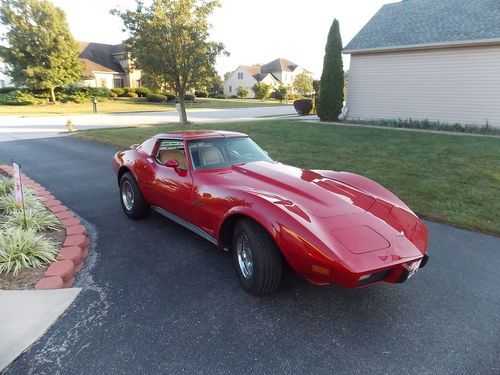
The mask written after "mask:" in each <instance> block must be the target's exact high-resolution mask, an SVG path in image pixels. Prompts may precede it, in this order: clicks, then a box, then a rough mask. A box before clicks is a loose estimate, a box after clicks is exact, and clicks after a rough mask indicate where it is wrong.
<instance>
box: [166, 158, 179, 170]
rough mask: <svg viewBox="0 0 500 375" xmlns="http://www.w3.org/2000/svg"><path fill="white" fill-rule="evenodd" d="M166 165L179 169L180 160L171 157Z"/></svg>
mask: <svg viewBox="0 0 500 375" xmlns="http://www.w3.org/2000/svg"><path fill="white" fill-rule="evenodd" d="M165 166H166V167H170V168H174V169H177V168H179V161H178V160H176V159H169V160H167V162H166V163H165Z"/></svg>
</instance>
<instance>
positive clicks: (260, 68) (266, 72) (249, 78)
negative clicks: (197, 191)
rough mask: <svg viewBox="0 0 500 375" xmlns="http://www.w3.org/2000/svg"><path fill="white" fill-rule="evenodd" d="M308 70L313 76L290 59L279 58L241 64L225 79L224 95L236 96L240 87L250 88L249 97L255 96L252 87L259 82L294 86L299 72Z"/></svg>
mask: <svg viewBox="0 0 500 375" xmlns="http://www.w3.org/2000/svg"><path fill="white" fill-rule="evenodd" d="M303 72H306V73H307V74H308V75H310V76H311V78H312V73H311V72H309V71H308V70H306V69H304V68H303V67H301V66H299V65H297V64H295V63H293V62H291V61H290V60H287V59H283V58H279V59H276V60H273V61H271V62H269V63H267V64H264V65H240V66H239V67H238V69H236V70H235V71H234V72H232V73H231V75H230V76H229V77H228V78H227V79H226V80H225V81H224V95H226V96H229V97H230V96H235V95H236V91H237V90H238V87H240V86H243V87H245V88H246V89H247V90H248V97H249V98H254V97H255V94H254V92H253V90H252V87H253V86H254V85H255V84H256V83H259V82H263V83H266V84H270V85H272V86H279V85H280V84H284V85H286V86H290V87H291V86H292V84H293V80H294V79H295V77H296V76H297V74H300V73H303Z"/></svg>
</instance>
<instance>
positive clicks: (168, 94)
mask: <svg viewBox="0 0 500 375" xmlns="http://www.w3.org/2000/svg"><path fill="white" fill-rule="evenodd" d="M163 95H165V96H166V97H167V102H175V101H176V100H177V96H175V94H172V93H171V92H166V93H164V94H163Z"/></svg>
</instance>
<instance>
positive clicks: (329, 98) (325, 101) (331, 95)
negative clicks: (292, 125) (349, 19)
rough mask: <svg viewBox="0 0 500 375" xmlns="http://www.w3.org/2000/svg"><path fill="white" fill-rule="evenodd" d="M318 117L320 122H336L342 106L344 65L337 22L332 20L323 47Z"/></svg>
mask: <svg viewBox="0 0 500 375" xmlns="http://www.w3.org/2000/svg"><path fill="white" fill-rule="evenodd" d="M320 88H321V91H320V94H319V100H318V109H317V111H318V116H319V118H320V119H321V121H337V120H338V118H339V115H340V113H341V112H342V106H343V104H344V65H343V63H342V38H341V36H340V27H339V21H337V20H336V19H335V20H333V23H332V26H331V28H330V32H329V34H328V39H327V42H326V47H325V59H324V61H323V73H322V74H321V82H320Z"/></svg>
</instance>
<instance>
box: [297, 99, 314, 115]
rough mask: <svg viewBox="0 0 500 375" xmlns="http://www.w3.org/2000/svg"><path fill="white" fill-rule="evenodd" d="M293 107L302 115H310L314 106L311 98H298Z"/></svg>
mask: <svg viewBox="0 0 500 375" xmlns="http://www.w3.org/2000/svg"><path fill="white" fill-rule="evenodd" d="M293 107H294V108H295V110H296V111H297V113H298V114H299V115H301V116H305V115H308V114H309V113H311V110H312V108H313V104H312V100H311V99H298V100H295V101H294V102H293Z"/></svg>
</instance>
